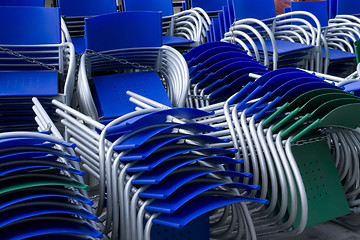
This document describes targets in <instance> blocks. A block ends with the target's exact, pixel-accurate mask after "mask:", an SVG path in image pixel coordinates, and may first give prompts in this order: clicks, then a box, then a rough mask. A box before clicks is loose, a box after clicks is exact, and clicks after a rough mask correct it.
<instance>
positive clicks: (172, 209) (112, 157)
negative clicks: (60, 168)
mask: <svg viewBox="0 0 360 240" xmlns="http://www.w3.org/2000/svg"><path fill="white" fill-rule="evenodd" d="M53 104H54V105H56V106H57V107H58V109H57V110H56V113H57V114H59V116H61V118H63V119H62V120H61V122H62V124H64V126H66V129H67V130H66V131H67V136H68V138H69V141H70V142H73V143H76V148H75V151H76V152H77V154H78V155H79V156H80V157H81V158H82V159H83V161H84V164H83V165H82V167H83V168H84V169H85V170H86V171H87V172H89V173H90V174H91V175H92V176H94V177H96V178H97V179H98V180H99V199H98V206H97V214H98V215H100V216H101V219H102V220H103V221H104V227H102V229H103V233H104V234H110V235H111V236H112V239H116V237H117V236H119V237H120V238H121V239H150V236H151V229H152V226H153V224H158V225H162V226H167V227H172V228H178V229H180V228H183V227H184V226H185V225H187V224H188V223H189V222H191V221H192V220H194V219H196V218H198V217H199V216H201V215H203V214H204V213H207V212H209V211H211V210H215V209H218V208H222V207H224V206H226V205H231V211H230V212H229V211H228V210H229V209H228V207H226V209H227V210H226V211H225V210H224V212H222V211H220V212H216V214H214V216H213V217H212V219H213V221H214V222H217V221H220V219H223V218H230V219H229V220H230V223H228V225H227V224H226V223H225V224H220V225H219V224H214V225H215V227H213V232H214V237H215V238H216V236H217V237H220V236H223V234H229V236H233V237H234V236H241V235H242V234H245V233H246V235H251V236H252V237H253V238H255V231H254V229H253V226H252V225H251V219H250V221H249V217H250V216H249V213H248V212H247V208H246V205H244V204H243V202H257V203H258V205H259V206H261V205H262V204H264V203H267V200H262V199H258V198H255V196H252V197H250V196H248V192H252V193H253V192H256V191H257V190H259V187H258V186H255V185H249V184H248V183H249V182H251V180H249V179H251V177H252V174H250V173H242V172H239V171H232V170H229V169H227V168H225V167H224V166H225V165H226V166H239V165H241V164H242V160H241V159H234V158H232V156H233V154H234V152H236V150H234V149H223V148H218V147H213V145H216V144H222V143H224V142H226V140H224V139H219V138H217V137H214V136H211V134H210V133H212V132H216V131H218V129H217V128H213V127H209V126H208V125H204V124H200V123H196V122H194V120H193V119H195V118H200V117H201V118H203V117H210V116H211V114H210V113H207V112H204V111H201V110H197V109H186V108H174V109H168V110H162V109H150V110H142V111H135V112H132V113H129V114H125V115H123V116H121V117H119V118H117V119H115V120H113V121H111V122H110V123H108V124H107V125H106V126H105V125H103V124H101V123H99V122H97V121H95V120H93V119H91V118H90V117H88V116H86V115H84V114H82V113H80V112H78V111H76V110H74V109H72V108H70V107H68V106H66V105H64V104H62V103H60V102H58V101H56V100H54V101H53ZM36 107H37V108H39V109H41V105H39V103H38V102H36ZM38 117H39V118H43V119H42V121H46V119H48V120H49V119H50V118H48V117H47V118H44V117H43V116H40V115H39V116H38ZM48 124H51V123H48ZM234 178H235V179H238V180H237V181H234V180H233V179H234ZM245 179H246V180H245ZM244 182H247V183H244ZM105 207H106V211H104V208H105ZM104 212H106V214H105V215H102V214H103V213H104ZM244 215H245V216H246V215H247V217H244ZM124 219H127V221H124ZM144 221H145V222H146V224H145V226H144ZM202 221H205V226H206V223H208V221H209V219H208V217H205V219H203V220H202ZM202 224H204V222H202ZM234 224H235V225H236V226H237V227H236V228H234V227H233V225H234ZM197 226H198V225H194V226H192V230H191V231H192V232H193V233H192V234H196V232H197V231H200V230H199V229H197ZM207 226H208V225H207ZM155 227H156V226H154V228H155ZM194 227H195V229H194ZM208 227H209V226H208ZM224 228H225V229H224ZM206 229H207V230H206ZM242 229H243V230H244V231H243V230H242ZM203 230H204V229H202V230H201V231H203ZM208 230H209V229H208V228H205V233H206V231H207V232H208ZM154 231H155V230H154ZM163 231H164V230H163ZM186 231H190V230H189V229H187V230H186ZM190 236H192V235H191V234H190ZM179 237H181V236H179ZM203 238H204V239H206V238H207V239H208V238H209V236H203ZM179 239H180V238H179Z"/></svg>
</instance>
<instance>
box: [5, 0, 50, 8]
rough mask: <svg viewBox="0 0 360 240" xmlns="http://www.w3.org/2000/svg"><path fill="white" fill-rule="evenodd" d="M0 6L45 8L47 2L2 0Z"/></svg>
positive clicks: (43, 0) (39, 0)
mask: <svg viewBox="0 0 360 240" xmlns="http://www.w3.org/2000/svg"><path fill="white" fill-rule="evenodd" d="M0 6H28V7H45V0H31V1H26V0H1V2H0Z"/></svg>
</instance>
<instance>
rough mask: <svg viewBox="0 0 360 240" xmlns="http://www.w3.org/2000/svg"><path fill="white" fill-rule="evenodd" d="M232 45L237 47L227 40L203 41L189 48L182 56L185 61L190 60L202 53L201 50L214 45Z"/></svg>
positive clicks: (203, 50)
mask: <svg viewBox="0 0 360 240" xmlns="http://www.w3.org/2000/svg"><path fill="white" fill-rule="evenodd" d="M225 46H227V47H233V48H237V47H236V46H235V45H234V44H232V43H228V42H211V43H204V44H201V45H199V46H197V47H195V48H193V49H191V50H190V51H189V52H187V53H184V58H185V60H186V61H190V60H191V59H193V58H196V57H197V56H199V55H200V54H202V53H203V52H205V51H207V50H209V49H211V48H214V47H225Z"/></svg>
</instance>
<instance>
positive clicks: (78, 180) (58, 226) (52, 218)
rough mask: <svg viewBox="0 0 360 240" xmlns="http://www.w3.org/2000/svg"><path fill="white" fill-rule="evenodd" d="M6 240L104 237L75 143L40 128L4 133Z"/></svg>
mask: <svg viewBox="0 0 360 240" xmlns="http://www.w3.org/2000/svg"><path fill="white" fill-rule="evenodd" d="M0 142H1V148H0V166H1V171H0V182H1V186H2V187H1V188H0V215H1V220H0V234H1V238H2V239H69V240H70V239H73V240H82V239H99V238H102V234H101V233H100V232H99V231H97V230H96V225H95V223H96V221H97V217H96V216H95V215H93V213H92V212H93V211H92V208H91V205H92V204H93V201H91V200H89V199H88V198H87V192H86V190H88V189H89V186H87V185H85V184H84V181H83V179H82V178H83V176H84V174H85V173H84V172H82V171H80V170H79V169H80V168H79V163H78V162H79V161H80V158H79V157H76V156H75V154H74V150H73V148H74V147H75V145H74V144H72V143H68V142H64V141H63V140H61V139H59V138H56V137H54V136H50V135H48V134H46V133H36V132H4V133H1V134H0Z"/></svg>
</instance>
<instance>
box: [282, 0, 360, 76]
mask: <svg viewBox="0 0 360 240" xmlns="http://www.w3.org/2000/svg"><path fill="white" fill-rule="evenodd" d="M327 4H328V3H327V2H326V1H308V2H291V8H290V9H289V11H307V12H310V13H312V14H314V15H315V16H316V18H317V19H318V20H319V22H320V24H321V27H322V53H323V59H324V64H323V65H324V70H323V71H324V73H329V74H331V75H335V76H343V77H345V76H348V75H350V73H352V72H354V70H355V66H356V62H355V53H354V43H355V41H356V40H357V39H359V37H360V31H359V30H360V28H359V27H360V25H359V21H357V22H356V21H353V20H350V19H351V18H353V16H350V17H349V19H346V16H343V18H340V17H339V18H335V19H329V17H328V7H327Z"/></svg>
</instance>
